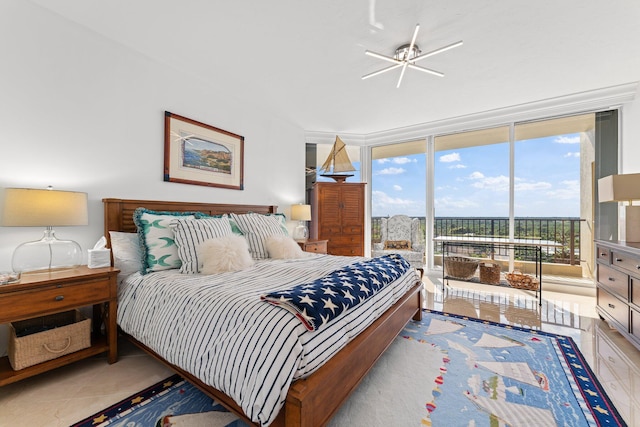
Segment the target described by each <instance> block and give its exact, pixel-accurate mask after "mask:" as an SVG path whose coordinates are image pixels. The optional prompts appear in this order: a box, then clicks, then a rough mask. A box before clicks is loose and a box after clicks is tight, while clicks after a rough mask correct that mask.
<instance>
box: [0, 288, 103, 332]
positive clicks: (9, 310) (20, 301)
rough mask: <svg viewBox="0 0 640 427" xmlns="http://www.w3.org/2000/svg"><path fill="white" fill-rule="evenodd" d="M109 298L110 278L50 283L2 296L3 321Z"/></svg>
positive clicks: (0, 317)
mask: <svg viewBox="0 0 640 427" xmlns="http://www.w3.org/2000/svg"><path fill="white" fill-rule="evenodd" d="M106 299H109V281H108V280H96V281H93V282H83V283H81V284H67V285H57V286H50V287H46V288H40V289H31V290H25V291H23V292H20V291H18V292H12V293H10V294H7V295H3V296H2V297H0V323H6V322H7V321H8V319H11V320H12V321H15V320H21V319H27V318H30V317H34V316H40V315H43V314H47V313H55V312H59V311H62V310H65V309H68V308H74V307H79V306H83V305H90V304H93V303H94V302H96V301H104V300H106Z"/></svg>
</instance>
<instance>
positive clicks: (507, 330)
mask: <svg viewBox="0 0 640 427" xmlns="http://www.w3.org/2000/svg"><path fill="white" fill-rule="evenodd" d="M107 425H108V426H123V427H124V426H145V427H146V426H157V427H169V426H171V427H183V426H189V427H198V426H214V427H218V426H220V427H222V426H230V427H236V426H238V427H239V426H245V424H244V423H242V422H241V421H240V420H238V419H237V418H236V417H235V416H234V415H232V414H230V413H228V412H225V410H224V408H222V407H221V406H220V405H218V404H217V403H216V402H214V401H212V400H211V399H210V398H208V397H206V396H205V395H204V394H202V393H201V392H199V391H198V390H197V389H196V388H195V387H193V386H192V385H191V384H189V383H187V382H185V381H183V380H182V379H181V378H180V377H179V376H177V375H176V376H173V377H171V378H168V379H167V380H166V381H164V382H162V383H159V384H157V385H155V386H153V387H151V388H149V389H147V390H144V391H143V392H141V393H139V394H137V395H135V396H132V397H131V398H130V399H127V400H126V401H123V402H120V403H119V404H117V405H114V406H112V407H110V408H107V409H106V410H105V411H103V412H101V413H99V414H96V415H95V416H93V417H90V418H87V419H86V420H83V421H81V422H79V423H77V424H75V426H74V427H86V426H107ZM330 425H331V426H365V425H366V426H468V427H481V426H487V427H489V426H511V427H516V426H527V427H528V426H544V427H548V426H624V425H626V424H625V423H624V421H623V420H622V418H621V417H620V415H619V414H618V412H617V411H616V409H615V408H614V406H613V405H612V403H611V402H610V400H609V399H608V397H607V396H606V394H605V393H604V391H603V390H602V387H601V386H600V384H599V383H598V381H597V379H596V378H595V375H594V374H593V372H592V371H591V369H590V368H589V366H588V365H587V364H586V362H585V360H584V358H583V357H582V355H581V354H580V352H579V350H578V348H577V346H576V345H575V343H574V341H573V340H572V339H571V338H569V337H565V336H562V335H555V334H551V333H545V332H540V331H532V330H530V329H525V328H518V327H511V326H506V325H502V324H498V323H493V322H487V321H481V320H477V319H472V318H468V317H460V316H455V315H449V314H445V313H440V312H435V311H428V310H425V312H424V317H423V320H422V321H421V322H410V323H409V324H408V325H407V327H406V328H405V329H404V330H403V331H402V333H401V334H400V335H399V336H398V338H396V340H395V341H394V343H393V344H392V345H391V346H390V347H389V349H388V350H387V351H386V352H385V354H384V355H383V356H382V357H381V358H380V360H379V361H378V363H377V364H376V365H375V366H374V368H373V369H372V370H371V371H370V372H369V374H368V375H367V376H366V378H365V379H364V380H363V381H362V383H361V384H360V385H359V386H358V388H357V390H356V391H355V392H354V393H353V395H352V396H351V397H350V398H349V400H348V401H347V402H345V404H344V405H343V406H342V407H341V408H340V410H339V411H338V412H337V414H336V415H335V416H334V417H333V419H332V420H331V423H330Z"/></svg>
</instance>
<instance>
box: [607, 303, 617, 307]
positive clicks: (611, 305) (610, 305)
mask: <svg viewBox="0 0 640 427" xmlns="http://www.w3.org/2000/svg"><path fill="white" fill-rule="evenodd" d="M607 305H608V306H609V308H616V306H615V305H613V304H611V303H609V304H607Z"/></svg>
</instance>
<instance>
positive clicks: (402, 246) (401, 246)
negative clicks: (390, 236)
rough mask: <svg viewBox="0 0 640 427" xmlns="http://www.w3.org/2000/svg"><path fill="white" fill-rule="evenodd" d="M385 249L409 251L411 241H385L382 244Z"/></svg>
mask: <svg viewBox="0 0 640 427" xmlns="http://www.w3.org/2000/svg"><path fill="white" fill-rule="evenodd" d="M384 248H385V249H396V250H406V251H410V250H411V241H409V240H387V241H385V242H384Z"/></svg>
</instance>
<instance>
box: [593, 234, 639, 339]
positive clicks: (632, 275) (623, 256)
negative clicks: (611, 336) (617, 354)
mask: <svg viewBox="0 0 640 427" xmlns="http://www.w3.org/2000/svg"><path fill="white" fill-rule="evenodd" d="M596 260H597V266H598V272H597V280H598V283H597V295H598V305H597V310H598V313H599V314H600V316H601V317H602V318H603V319H605V320H606V321H607V322H609V324H610V325H611V326H613V327H615V328H616V329H617V330H618V331H619V332H620V333H621V334H622V335H624V336H625V337H626V338H627V339H628V340H629V341H631V343H633V344H634V345H635V346H636V347H637V348H639V349H640V243H625V242H612V241H604V240H597V241H596Z"/></svg>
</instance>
